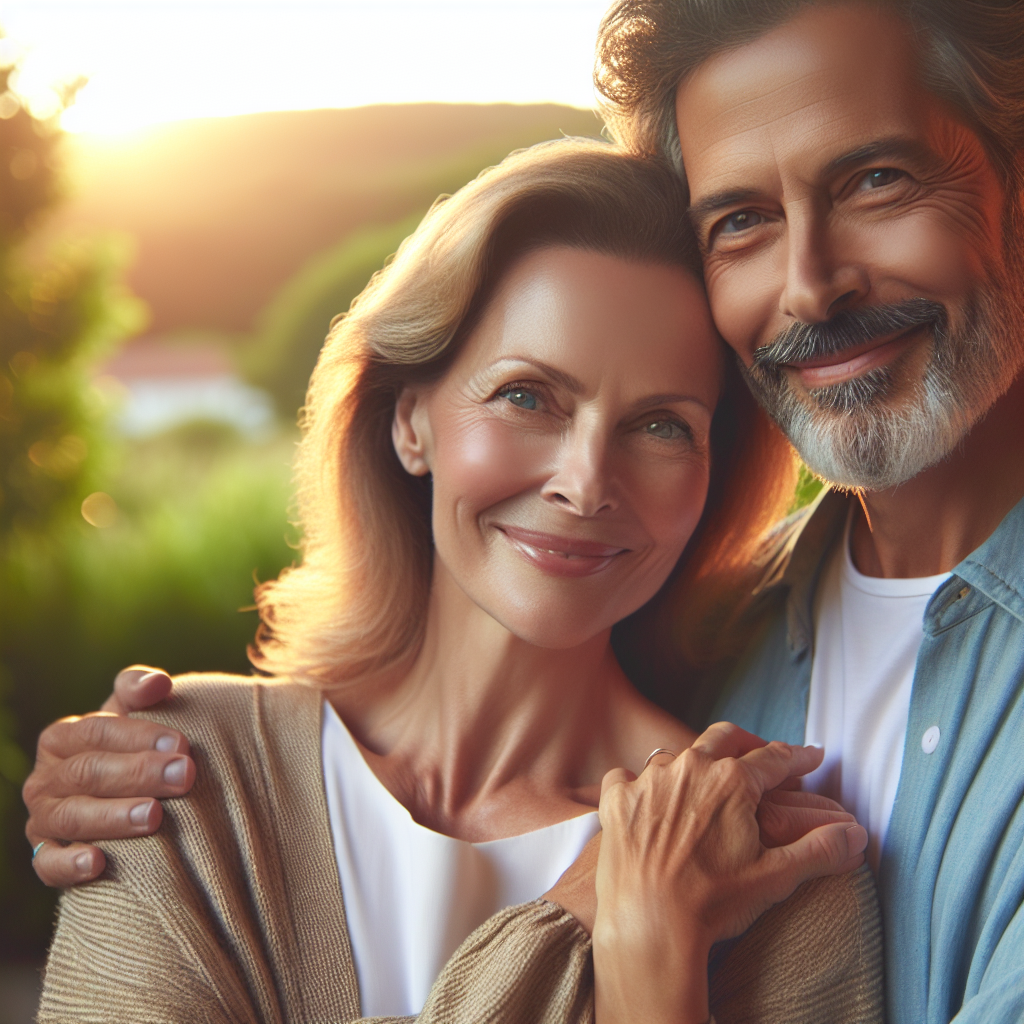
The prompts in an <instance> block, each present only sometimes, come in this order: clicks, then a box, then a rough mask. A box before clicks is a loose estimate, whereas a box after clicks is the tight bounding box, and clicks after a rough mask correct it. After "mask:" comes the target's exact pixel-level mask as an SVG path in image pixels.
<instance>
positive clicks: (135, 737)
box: [22, 665, 195, 887]
mask: <svg viewBox="0 0 1024 1024" xmlns="http://www.w3.org/2000/svg"><path fill="white" fill-rule="evenodd" d="M171 688H172V683H171V678H170V676H168V675H167V674H166V673H165V672H162V671H160V670H159V669H152V668H149V667H148V666H145V665H133V666H132V667H131V668H128V669H125V670H124V671H123V672H121V673H119V674H118V676H117V679H116V680H115V682H114V692H113V694H112V695H111V696H110V697H109V698H108V700H107V701H106V702H105V703H104V705H103V707H102V709H101V710H100V711H97V712H94V713H92V714H89V715H82V716H80V717H72V718H62V719H60V720H59V721H57V722H54V723H53V724H52V725H50V726H48V727H47V728H46V729H45V730H43V732H42V734H41V735H40V737H39V743H38V746H37V748H36V763H35V768H34V769H33V771H32V774H31V775H30V776H29V777H28V779H27V780H26V782H25V786H24V788H23V790H22V796H23V798H24V800H25V804H26V806H27V807H28V810H29V819H28V822H27V824H26V825H25V835H26V836H27V838H28V841H29V843H30V844H31V845H32V847H33V849H34V848H35V847H36V846H37V845H38V844H39V843H40V842H43V843H44V845H43V846H42V847H41V848H40V849H39V852H38V853H37V855H36V857H35V859H34V860H33V862H32V863H33V867H34V868H35V871H36V874H37V875H38V876H39V878H40V879H41V881H43V882H44V883H45V884H46V885H52V886H60V887H66V886H71V885H77V884H79V883H81V882H87V881H90V880H91V879H93V878H96V877H98V876H99V875H100V874H101V873H102V872H103V869H104V868H105V867H106V858H105V857H104V856H103V852H102V851H101V850H99V849H98V848H97V847H95V846H92V845H89V844H90V843H91V842H93V841H95V840H98V839H126V838H131V837H132V836H144V835H149V834H150V833H152V832H155V831H156V830H157V829H158V828H159V827H160V823H161V821H162V820H163V808H162V807H161V806H160V802H159V801H160V799H161V798H165V797H174V796H181V795H182V794H184V793H187V792H188V791H189V789H191V788H192V783H193V781H194V780H195V764H194V762H193V761H192V758H191V757H190V756H189V743H188V740H187V739H186V737H185V736H183V735H182V734H181V733H180V732H177V731H176V730H174V729H167V728H164V727H163V726H159V725H156V724H154V723H153V722H144V721H140V720H138V719H133V718H128V717H126V716H127V715H128V714H129V713H130V712H132V711H140V710H142V709H143V708H147V707H151V706H152V705H154V704H157V703H159V702H160V701H162V700H165V699H167V697H168V696H169V695H170V693H171Z"/></svg>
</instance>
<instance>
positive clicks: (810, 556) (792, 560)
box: [768, 488, 1024, 655]
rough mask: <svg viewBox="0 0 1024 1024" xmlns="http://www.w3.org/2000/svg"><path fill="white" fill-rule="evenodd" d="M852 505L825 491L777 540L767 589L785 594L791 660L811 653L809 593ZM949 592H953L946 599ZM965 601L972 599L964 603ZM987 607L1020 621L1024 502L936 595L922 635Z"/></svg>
mask: <svg viewBox="0 0 1024 1024" xmlns="http://www.w3.org/2000/svg"><path fill="white" fill-rule="evenodd" d="M852 500H853V498H852V496H851V495H849V494H845V493H843V492H841V491H837V490H832V489H827V488H826V489H825V490H824V491H822V493H821V494H820V495H819V496H818V497H817V498H816V499H815V500H814V502H812V504H811V505H809V506H808V507H807V509H805V510H804V511H803V513H802V514H801V515H800V516H799V517H798V518H794V520H793V521H792V525H791V526H790V528H789V529H787V530H785V531H784V535H783V536H782V537H781V538H780V549H779V551H778V552H777V554H776V564H779V563H783V565H784V567H783V565H780V568H779V569H778V570H777V571H776V572H775V573H773V579H772V581H771V583H770V584H769V588H768V589H773V590H774V589H775V588H776V587H785V588H787V589H788V593H787V595H786V626H787V638H788V640H789V647H790V650H791V651H792V652H793V654H794V655H798V654H802V653H803V652H805V651H813V645H814V594H815V591H816V589H817V586H818V579H819V577H820V576H821V571H822V568H823V567H824V565H825V563H826V561H827V556H828V554H829V552H830V551H831V550H832V549H833V547H834V545H835V544H836V543H838V542H839V540H840V538H841V537H842V535H843V528H844V526H845V524H846V516H847V513H848V511H849V507H850V502H851V501H852ZM972 590H973V591H975V593H971V591H972ZM951 591H955V592H956V593H955V595H953V598H952V600H948V595H949V593H950V592H951ZM968 596H970V597H971V600H969V601H966V600H964V598H967V597H968ZM992 603H995V604H998V605H1000V606H1001V607H1002V608H1005V609H1006V611H1008V612H1009V613H1010V614H1011V615H1013V616H1015V617H1016V618H1018V619H1020V620H1022V621H1024V499H1022V500H1021V501H1019V502H1017V504H1016V505H1015V506H1014V507H1013V508H1012V509H1011V510H1010V511H1009V512H1008V513H1007V514H1006V516H1004V518H1003V520H1002V522H1001V523H1000V524H999V525H998V526H997V527H996V529H995V530H994V531H993V532H992V534H991V535H990V536H989V538H988V539H987V540H986V541H985V542H984V543H983V544H982V545H981V546H980V547H978V548H976V549H975V550H974V551H972V552H971V553H970V554H969V555H968V556H967V557H966V558H965V559H964V560H963V561H962V562H960V564H959V565H957V566H956V567H955V568H954V569H953V575H952V577H951V579H950V580H949V581H948V582H947V583H945V584H943V585H942V586H941V587H940V588H939V589H938V590H937V591H936V593H935V595H934V596H933V598H932V600H931V601H930V602H929V605H928V609H927V611H926V612H925V622H924V626H925V632H927V633H931V634H935V633H937V632H941V631H943V630H945V629H948V628H949V627H950V626H952V625H954V624H955V623H956V622H958V621H961V620H962V619H963V618H965V617H968V616H969V615H973V614H975V613H976V612H977V611H979V610H980V605H981V604H984V605H988V604H992Z"/></svg>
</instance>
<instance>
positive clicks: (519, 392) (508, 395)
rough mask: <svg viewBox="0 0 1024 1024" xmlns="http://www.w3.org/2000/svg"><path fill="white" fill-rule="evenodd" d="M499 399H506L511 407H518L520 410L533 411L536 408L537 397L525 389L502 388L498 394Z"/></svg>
mask: <svg viewBox="0 0 1024 1024" xmlns="http://www.w3.org/2000/svg"><path fill="white" fill-rule="evenodd" d="M498 397H499V398H505V399H508V401H510V402H511V403H512V404H513V405H516V406H518V407H519V408H520V409H529V410H531V411H532V410H533V409H536V408H537V396H536V395H535V394H534V393H533V392H532V391H527V390H526V389H525V388H517V387H510V388H502V389H501V391H499V392H498Z"/></svg>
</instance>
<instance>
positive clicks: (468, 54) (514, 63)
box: [0, 0, 609, 134]
mask: <svg viewBox="0 0 1024 1024" xmlns="http://www.w3.org/2000/svg"><path fill="white" fill-rule="evenodd" d="M608 3H609V0H362V2H355V0H331V2H327V0H263V2H259V0H0V31H2V32H3V33H5V35H6V38H5V39H0V60H5V59H6V61H7V62H10V61H11V60H12V59H13V57H14V56H15V55H18V54H20V55H21V61H20V73H19V75H18V77H17V79H16V82H15V83H14V85H15V87H16V89H17V91H18V93H19V94H20V95H21V96H22V97H23V98H24V99H26V100H27V101H29V102H31V103H34V104H35V105H36V107H38V108H40V109H42V110H44V111H45V108H46V105H47V103H49V102H52V98H53V95H54V92H53V90H54V87H55V86H57V85H59V83H61V82H69V81H73V80H74V79H76V78H85V79H86V80H87V81H86V84H85V85H84V87H82V88H81V90H80V91H79V93H78V97H77V100H76V102H75V103H74V105H73V106H72V107H71V108H70V109H69V110H67V111H66V112H65V114H64V116H63V118H62V125H63V127H64V128H65V129H66V130H68V131H71V132H88V133H99V134H120V133H123V132H130V131H133V130H136V129H140V128H146V127H148V126H150V125H156V124H160V123H164V122H168V121H176V120H182V119H187V118H197V117H220V116H229V115H234V114H245V113H256V112H260V111H270V110H304V109H315V108H321V107H356V106H364V105H367V104H374V103H413V102H449V103H496V102H509V103H538V102H554V103H564V104H569V105H571V106H577V107H590V106H593V103H594V92H593V85H592V82H591V69H592V66H593V53H594V41H595V39H596V35H597V28H598V24H599V22H600V19H601V16H602V14H603V13H604V11H605V9H606V8H607V6H608Z"/></svg>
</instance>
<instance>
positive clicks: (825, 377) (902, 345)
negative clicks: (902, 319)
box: [786, 324, 931, 390]
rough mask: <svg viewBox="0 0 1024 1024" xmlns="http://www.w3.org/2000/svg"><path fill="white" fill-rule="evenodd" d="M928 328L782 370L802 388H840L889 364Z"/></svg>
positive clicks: (875, 341)
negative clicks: (787, 372)
mask: <svg viewBox="0 0 1024 1024" xmlns="http://www.w3.org/2000/svg"><path fill="white" fill-rule="evenodd" d="M930 326H931V325H930V324H924V325H921V326H919V327H912V328H910V329H909V330H907V331H903V332H902V333H900V334H897V335H895V336H893V337H889V338H882V339H878V338H875V339H873V340H872V341H869V342H867V343H866V344H864V345H857V346H855V347H854V348H849V349H844V350H843V351H842V352H838V353H836V354H835V355H833V356H826V357H824V358H822V359H809V360H807V362H804V363H788V364H787V365H786V369H788V370H792V371H793V372H794V373H795V374H796V376H797V378H798V379H799V381H800V383H801V384H803V386H804V387H805V388H807V389H808V390H810V389H811V388H827V387H830V386H832V385H834V384H843V383H845V382H846V381H848V380H853V378H854V377H860V376H861V375H862V374H865V373H867V372H868V371H869V370H874V369H876V368H877V367H879V366H884V365H885V364H886V363H891V362H892V361H893V360H894V359H896V358H897V357H898V356H900V355H902V354H903V353H904V352H905V351H906V350H907V349H908V348H909V347H910V346H911V345H912V344H913V343H914V341H916V340H917V338H918V336H919V335H920V333H921V332H922V331H925V330H928V329H929V328H930Z"/></svg>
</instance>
